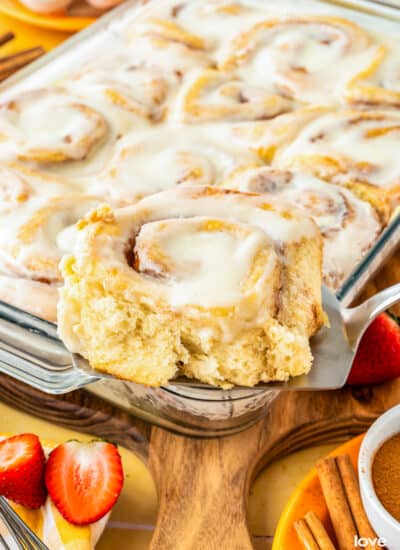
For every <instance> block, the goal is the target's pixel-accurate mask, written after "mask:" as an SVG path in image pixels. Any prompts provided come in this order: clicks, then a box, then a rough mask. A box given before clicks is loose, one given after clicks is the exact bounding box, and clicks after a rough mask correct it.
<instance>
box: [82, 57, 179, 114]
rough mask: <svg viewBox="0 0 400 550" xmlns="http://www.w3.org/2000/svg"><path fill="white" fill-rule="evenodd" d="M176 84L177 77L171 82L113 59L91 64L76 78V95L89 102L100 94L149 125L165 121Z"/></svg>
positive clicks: (125, 60)
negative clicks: (167, 106) (167, 105)
mask: <svg viewBox="0 0 400 550" xmlns="http://www.w3.org/2000/svg"><path fill="white" fill-rule="evenodd" d="M172 77H173V75H172ZM177 83H178V79H177V78H176V77H175V78H169V79H168V78H166V76H165V75H163V74H162V73H161V72H160V71H157V70H156V69H152V70H150V69H148V68H146V67H142V66H141V65H140V64H138V63H136V62H135V61H133V60H132V58H131V57H130V56H126V55H111V56H109V57H108V58H106V59H102V60H101V62H100V63H98V64H96V65H95V66H93V64H90V65H89V66H88V67H85V68H84V69H83V70H82V71H80V72H79V73H78V74H77V75H76V76H75V78H74V84H75V87H76V89H77V92H78V93H80V94H83V95H86V96H87V97H88V98H89V100H90V98H92V97H93V95H94V94H95V93H96V92H98V91H100V93H101V94H103V95H104V97H105V98H106V100H107V101H109V102H110V103H111V104H113V105H115V106H117V107H119V108H120V109H123V110H124V111H125V112H126V113H131V114H133V115H136V116H137V117H138V118H142V119H144V120H147V121H148V122H149V123H153V122H160V121H162V119H163V118H164V114H165V109H166V102H167V99H168V97H169V94H170V92H171V89H172V88H173V87H176V86H177Z"/></svg>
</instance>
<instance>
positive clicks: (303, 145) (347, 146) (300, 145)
mask: <svg viewBox="0 0 400 550" xmlns="http://www.w3.org/2000/svg"><path fill="white" fill-rule="evenodd" d="M385 128H389V129H391V131H388V132H385V133H383V134H380V133H379V131H380V130H382V129H383V130H384V129H385ZM376 131H377V132H376ZM399 137H400V114H399V113H397V112H396V111H387V112H378V113H377V114H376V115H375V116H374V113H371V114H370V115H369V114H368V112H367V113H366V114H365V115H364V114H363V113H362V112H361V113H357V112H356V111H351V112H347V111H344V112H338V113H334V112H332V113H327V114H324V115H321V116H319V117H317V118H316V119H315V120H313V121H312V122H310V123H309V124H308V125H306V126H305V128H304V129H303V130H301V131H300V133H299V135H298V137H297V138H296V139H294V141H293V142H292V143H291V144H289V145H288V146H287V147H286V148H285V149H284V150H283V152H282V154H280V155H279V158H278V160H277V165H279V166H280V167H285V166H290V165H291V164H292V162H295V161H296V158H298V157H302V156H305V157H311V156H312V155H321V156H328V157H332V158H333V159H338V160H339V161H340V160H341V159H343V160H344V162H345V163H346V172H345V173H344V174H341V175H338V176H337V181H339V182H341V181H343V182H349V181H354V180H358V181H366V182H369V183H372V184H374V185H377V186H380V187H387V188H390V187H393V186H395V185H399V183H400V164H399V161H398V156H397V155H396V151H397V149H398V144H399ZM347 161H349V162H348V163H347ZM357 163H359V164H358V165H357Z"/></svg>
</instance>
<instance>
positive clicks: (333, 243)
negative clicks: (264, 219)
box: [225, 167, 381, 289]
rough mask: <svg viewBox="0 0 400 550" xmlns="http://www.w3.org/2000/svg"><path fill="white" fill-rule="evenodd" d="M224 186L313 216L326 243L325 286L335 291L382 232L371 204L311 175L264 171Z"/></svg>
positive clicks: (257, 170) (251, 172)
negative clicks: (286, 204) (262, 196)
mask: <svg viewBox="0 0 400 550" xmlns="http://www.w3.org/2000/svg"><path fill="white" fill-rule="evenodd" d="M225 186H226V187H228V188H231V189H238V190H240V191H247V192H256V193H262V194H265V195H266V197H275V199H282V200H283V201H287V203H288V204H290V205H291V206H292V207H297V208H299V209H301V210H303V211H304V213H305V214H307V215H310V216H311V217H312V218H313V219H314V221H315V222H316V223H317V225H318V226H319V228H320V230H321V233H322V236H323V239H324V265H323V271H324V278H325V282H326V283H327V284H328V285H329V286H333V287H334V288H336V289H337V288H339V286H340V284H341V283H342V282H343V281H344V279H345V278H346V277H347V276H348V275H350V273H351V272H352V271H353V269H354V267H355V266H356V265H357V263H358V262H359V261H360V259H361V258H362V256H363V255H364V253H365V252H366V251H367V250H368V249H369V248H370V247H371V246H372V244H373V243H374V241H375V239H376V237H377V235H378V234H379V233H380V231H381V224H380V222H379V220H378V218H377V215H376V213H375V211H374V210H373V208H372V207H371V206H370V205H369V204H368V203H366V202H364V201H361V200H360V199H358V198H357V197H356V196H355V195H353V193H351V191H349V190H347V189H344V188H343V187H338V186H336V185H331V184H329V183H327V182H325V181H322V180H320V179H318V178H316V177H313V176H310V175H306V174H300V173H292V172H288V171H281V170H276V169H273V168H268V167H261V168H254V169H251V170H248V171H244V172H241V173H238V174H237V175H236V176H235V177H234V178H232V179H230V180H229V179H228V180H227V181H226V182H225Z"/></svg>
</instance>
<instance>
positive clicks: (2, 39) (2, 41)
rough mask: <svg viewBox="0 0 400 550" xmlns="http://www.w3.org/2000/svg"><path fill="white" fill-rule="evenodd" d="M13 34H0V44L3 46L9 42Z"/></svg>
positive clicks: (12, 38) (13, 36)
mask: <svg viewBox="0 0 400 550" xmlns="http://www.w3.org/2000/svg"><path fill="white" fill-rule="evenodd" d="M14 38H15V34H14V33H13V32H6V33H5V34H2V35H1V36H0V46H4V45H5V44H7V43H8V42H11V40H14Z"/></svg>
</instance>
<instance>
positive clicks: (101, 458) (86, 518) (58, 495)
mask: <svg viewBox="0 0 400 550" xmlns="http://www.w3.org/2000/svg"><path fill="white" fill-rule="evenodd" d="M45 477H46V486H47V490H48V492H49V495H50V497H51V499H52V500H53V502H54V504H55V506H56V508H57V509H58V511H59V512H60V514H61V515H62V516H63V517H64V518H65V519H66V520H67V521H69V522H70V523H73V524H75V525H88V524H89V523H94V522H95V521H97V520H99V519H100V518H102V517H103V516H105V515H106V514H107V513H108V512H109V511H110V510H111V508H112V507H113V506H114V504H115V503H116V501H117V499H118V497H119V495H120V493H121V489H122V485H123V481H124V474H123V471H122V463H121V456H120V454H119V452H118V449H117V448H116V447H115V446H114V445H112V444H111V443H106V442H105V441H90V442H89V443H82V442H79V441H67V442H66V443H63V444H62V445H59V446H58V447H56V448H55V449H54V450H53V451H52V452H51V453H50V455H49V458H48V461H47V467H46V476H45Z"/></svg>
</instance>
